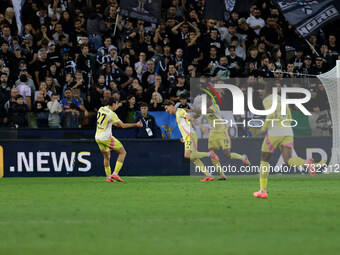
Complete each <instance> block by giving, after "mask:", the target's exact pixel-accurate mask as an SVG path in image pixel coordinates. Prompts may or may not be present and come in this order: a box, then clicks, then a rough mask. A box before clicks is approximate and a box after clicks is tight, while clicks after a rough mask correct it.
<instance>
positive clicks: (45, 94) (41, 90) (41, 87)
mask: <svg viewBox="0 0 340 255" xmlns="http://www.w3.org/2000/svg"><path fill="white" fill-rule="evenodd" d="M40 94H41V95H42V96H43V97H44V101H45V102H46V103H47V102H48V101H50V100H51V96H52V91H50V90H48V89H47V85H46V82H41V83H40V85H39V90H38V91H36V92H35V93H34V101H36V100H37V98H38V95H40Z"/></svg>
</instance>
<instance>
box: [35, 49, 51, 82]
mask: <svg viewBox="0 0 340 255" xmlns="http://www.w3.org/2000/svg"><path fill="white" fill-rule="evenodd" d="M38 56H39V58H38V61H37V62H36V63H35V65H34V78H35V83H36V84H40V82H41V81H43V80H45V78H46V75H47V72H48V61H47V50H46V49H43V48H42V49H40V50H39V52H38Z"/></svg>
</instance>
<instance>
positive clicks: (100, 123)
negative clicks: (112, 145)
mask: <svg viewBox="0 0 340 255" xmlns="http://www.w3.org/2000/svg"><path fill="white" fill-rule="evenodd" d="M118 121H120V119H119V118H118V116H117V114H116V113H115V112H113V111H112V110H111V109H110V108H109V107H108V106H104V107H100V109H99V111H98V113H97V130H96V139H97V140H107V139H109V138H110V137H111V136H112V134H111V132H112V124H114V123H116V122H118Z"/></svg>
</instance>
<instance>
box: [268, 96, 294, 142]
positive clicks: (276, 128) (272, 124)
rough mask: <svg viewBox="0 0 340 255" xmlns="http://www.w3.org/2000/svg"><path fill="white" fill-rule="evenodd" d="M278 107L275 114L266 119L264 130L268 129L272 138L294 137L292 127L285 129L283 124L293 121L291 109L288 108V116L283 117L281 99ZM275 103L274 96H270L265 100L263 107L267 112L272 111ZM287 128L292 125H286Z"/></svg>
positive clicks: (278, 99) (279, 98)
mask: <svg viewBox="0 0 340 255" xmlns="http://www.w3.org/2000/svg"><path fill="white" fill-rule="evenodd" d="M277 101H278V102H277V107H276V110H275V112H273V113H272V114H270V115H268V116H267V118H266V122H265V124H264V126H263V128H262V130H264V129H265V128H268V135H270V136H293V129H292V128H291V127H285V126H283V125H282V124H281V123H282V121H283V120H286V119H292V114H291V112H290V109H289V107H288V106H286V107H287V109H286V110H287V115H285V116H283V115H281V97H280V96H278V97H277ZM272 103H273V96H272V95H269V96H267V97H266V98H265V99H264V100H263V106H264V108H265V109H266V110H268V109H270V107H271V106H272ZM270 119H276V121H271V120H270ZM284 124H285V125H286V126H289V125H290V123H288V122H287V123H284Z"/></svg>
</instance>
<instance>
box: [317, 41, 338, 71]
mask: <svg viewBox="0 0 340 255" xmlns="http://www.w3.org/2000/svg"><path fill="white" fill-rule="evenodd" d="M320 57H322V58H323V59H324V62H325V64H326V66H327V68H328V69H332V68H333V67H334V66H335V61H334V59H333V58H332V55H331V53H330V51H329V50H328V46H327V45H326V44H322V45H321V47H320Z"/></svg>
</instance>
